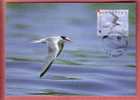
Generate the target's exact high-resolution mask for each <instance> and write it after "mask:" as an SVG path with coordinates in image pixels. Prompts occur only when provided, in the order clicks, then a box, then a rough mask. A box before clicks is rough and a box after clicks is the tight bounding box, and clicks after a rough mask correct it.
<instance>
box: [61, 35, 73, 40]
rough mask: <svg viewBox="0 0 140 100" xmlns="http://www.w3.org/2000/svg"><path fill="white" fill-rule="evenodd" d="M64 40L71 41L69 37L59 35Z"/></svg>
mask: <svg viewBox="0 0 140 100" xmlns="http://www.w3.org/2000/svg"><path fill="white" fill-rule="evenodd" d="M60 37H61V38H62V39H63V40H64V41H71V39H70V38H68V37H66V36H60Z"/></svg>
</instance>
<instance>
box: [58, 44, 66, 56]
mask: <svg viewBox="0 0 140 100" xmlns="http://www.w3.org/2000/svg"><path fill="white" fill-rule="evenodd" d="M58 47H59V52H58V54H57V57H58V56H59V55H60V53H61V52H62V50H63V47H64V43H62V42H61V41H59V42H58Z"/></svg>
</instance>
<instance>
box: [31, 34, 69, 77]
mask: <svg viewBox="0 0 140 100" xmlns="http://www.w3.org/2000/svg"><path fill="white" fill-rule="evenodd" d="M67 41H71V40H70V38H68V37H66V36H51V37H45V38H42V39H39V40H35V41H33V43H45V44H47V45H48V56H47V62H46V64H45V65H44V70H43V71H42V73H41V74H40V78H41V77H42V76H44V75H45V73H46V72H47V71H48V70H49V68H50V67H51V65H52V63H53V62H54V60H55V59H56V57H58V56H59V55H60V53H61V52H62V50H63V47H64V43H65V42H67Z"/></svg>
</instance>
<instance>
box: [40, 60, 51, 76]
mask: <svg viewBox="0 0 140 100" xmlns="http://www.w3.org/2000/svg"><path fill="white" fill-rule="evenodd" d="M52 63H53V61H52V62H50V64H49V65H48V66H47V67H46V66H45V67H46V68H45V69H44V70H43V72H42V73H41V74H40V78H41V77H43V76H44V75H45V73H46V72H47V71H48V70H49V68H50V67H51V65H52Z"/></svg>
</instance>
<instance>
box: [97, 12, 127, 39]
mask: <svg viewBox="0 0 140 100" xmlns="http://www.w3.org/2000/svg"><path fill="white" fill-rule="evenodd" d="M128 29H129V20H128V9H116V10H115V9H114V10H110V9H98V10H97V35H98V36H101V37H102V36H105V35H117V36H118V35H119V36H120V35H121V36H128V33H129V32H128V31H129V30H128Z"/></svg>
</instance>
